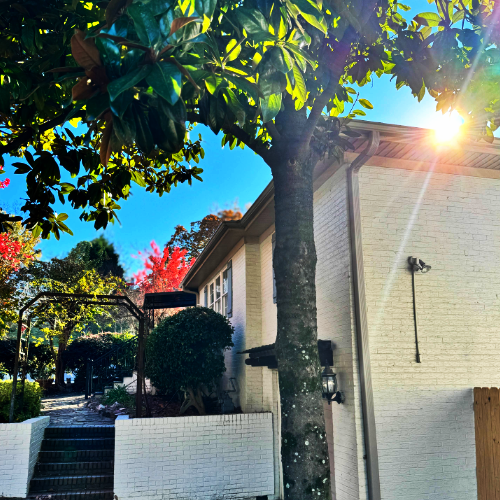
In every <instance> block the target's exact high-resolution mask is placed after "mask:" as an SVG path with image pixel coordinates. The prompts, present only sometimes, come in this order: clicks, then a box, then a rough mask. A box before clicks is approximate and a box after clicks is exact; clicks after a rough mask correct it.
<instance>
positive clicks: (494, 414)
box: [474, 387, 500, 500]
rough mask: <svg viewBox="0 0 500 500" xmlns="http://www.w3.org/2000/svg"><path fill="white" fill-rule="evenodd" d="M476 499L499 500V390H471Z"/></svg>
mask: <svg viewBox="0 0 500 500" xmlns="http://www.w3.org/2000/svg"><path fill="white" fill-rule="evenodd" d="M474 420H475V427H476V474H477V498H478V500H500V391H499V389H498V388H494V387H492V388H481V387H476V388H474Z"/></svg>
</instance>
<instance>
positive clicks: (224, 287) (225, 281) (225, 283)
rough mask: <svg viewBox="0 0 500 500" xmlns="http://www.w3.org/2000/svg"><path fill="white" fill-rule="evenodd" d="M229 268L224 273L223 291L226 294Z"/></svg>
mask: <svg viewBox="0 0 500 500" xmlns="http://www.w3.org/2000/svg"><path fill="white" fill-rule="evenodd" d="M227 285H228V281H227V270H226V271H224V272H223V273H222V293H223V294H224V295H225V294H226V293H227Z"/></svg>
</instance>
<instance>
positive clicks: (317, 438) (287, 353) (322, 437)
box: [270, 144, 331, 500]
mask: <svg viewBox="0 0 500 500" xmlns="http://www.w3.org/2000/svg"><path fill="white" fill-rule="evenodd" d="M290 145H291V144H290ZM293 149H295V148H294V146H293V145H291V147H290V148H287V150H286V151H282V152H281V153H280V152H278V154H274V155H273V161H271V162H270V166H271V169H272V172H273V178H274V190H275V191H274V193H275V194H274V197H275V198H274V201H275V217H276V219H275V220H276V248H275V253H274V269H275V275H276V291H277V309H278V333H277V338H276V355H277V359H278V373H279V387H280V399H281V434H282V443H281V445H282V447H281V455H282V464H283V477H284V479H283V483H284V494H285V499H286V500H307V499H311V500H312V499H316V500H320V499H329V498H330V497H331V489H330V464H329V457H328V445H327V440H326V432H325V419H324V413H323V411H324V410H323V402H322V398H321V366H320V363H319V357H318V348H317V315H316V283H315V274H316V260H317V258H316V248H315V244H314V230H313V169H314V166H315V164H316V163H317V158H316V157H315V156H314V154H312V153H311V150H310V148H309V147H306V148H303V149H305V150H306V151H301V152H299V151H295V152H293Z"/></svg>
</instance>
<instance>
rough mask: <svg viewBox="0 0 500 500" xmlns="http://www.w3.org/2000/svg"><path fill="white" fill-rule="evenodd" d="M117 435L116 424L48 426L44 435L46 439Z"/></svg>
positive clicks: (109, 436) (110, 436)
mask: <svg viewBox="0 0 500 500" xmlns="http://www.w3.org/2000/svg"><path fill="white" fill-rule="evenodd" d="M114 436H115V426H114V425H93V426H90V427H75V426H69V425H68V426H61V427H47V428H46V429H45V435H44V437H45V438H46V439H67V438H112V437H114Z"/></svg>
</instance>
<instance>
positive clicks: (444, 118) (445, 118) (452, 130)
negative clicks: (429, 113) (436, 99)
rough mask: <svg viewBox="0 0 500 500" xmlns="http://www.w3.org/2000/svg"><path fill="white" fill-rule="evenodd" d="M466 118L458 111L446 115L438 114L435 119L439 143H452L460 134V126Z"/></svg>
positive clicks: (435, 130) (435, 134)
mask: <svg viewBox="0 0 500 500" xmlns="http://www.w3.org/2000/svg"><path fill="white" fill-rule="evenodd" d="M463 123H464V120H463V119H462V117H461V116H460V115H459V114H458V113H457V112H456V111H453V113H447V114H445V115H442V114H437V115H436V118H435V120H434V138H435V140H436V142H437V143H439V144H443V143H450V142H452V141H454V140H456V139H457V138H458V136H459V135H460V132H461V130H460V127H461V126H462V125H463Z"/></svg>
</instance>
